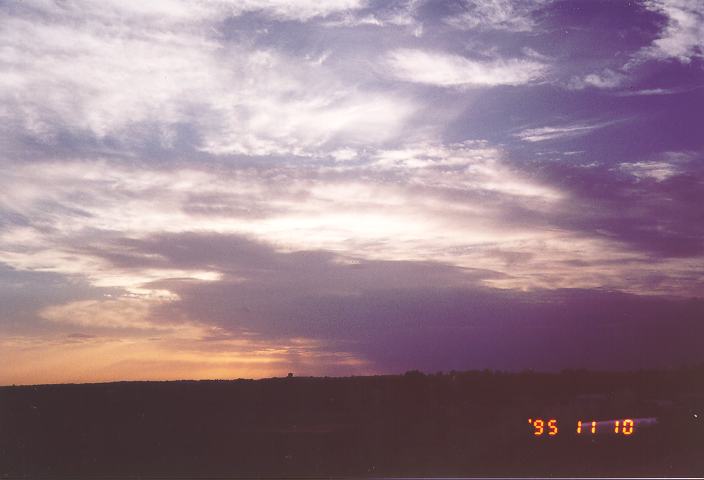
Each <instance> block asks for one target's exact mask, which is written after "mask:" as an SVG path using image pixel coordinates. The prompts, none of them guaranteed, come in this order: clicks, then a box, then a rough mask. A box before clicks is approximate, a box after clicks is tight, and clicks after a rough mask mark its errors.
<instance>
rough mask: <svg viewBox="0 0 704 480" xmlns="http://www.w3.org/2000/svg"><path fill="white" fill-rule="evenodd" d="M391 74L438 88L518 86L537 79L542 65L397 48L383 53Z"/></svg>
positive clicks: (521, 60) (523, 60)
mask: <svg viewBox="0 0 704 480" xmlns="http://www.w3.org/2000/svg"><path fill="white" fill-rule="evenodd" d="M387 64H388V66H389V67H390V69H391V74H392V75H394V76H395V77H397V78H399V79H401V80H406V81H409V82H415V83H425V84H429V85H437V86H441V87H470V86H494V85H522V84H526V83H531V82H534V81H536V80H539V79H540V78H541V77H542V75H543V73H544V72H545V70H546V66H545V65H544V64H543V63H541V62H538V61H535V60H526V59H498V60H490V61H479V60H470V59H468V58H465V57H461V56H459V55H452V54H446V53H440V52H431V51H425V50H413V49H397V50H393V51H391V52H390V53H389V54H388V55H387Z"/></svg>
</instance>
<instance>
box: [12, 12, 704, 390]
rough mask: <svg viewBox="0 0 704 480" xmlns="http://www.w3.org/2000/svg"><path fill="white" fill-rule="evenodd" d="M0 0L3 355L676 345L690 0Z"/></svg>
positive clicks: (26, 371)
mask: <svg viewBox="0 0 704 480" xmlns="http://www.w3.org/2000/svg"><path fill="white" fill-rule="evenodd" d="M585 18H589V19H590V20H589V23H588V25H587V24H585V20H584V19H585ZM0 22H1V23H2V25H3V28H2V29H0V119H1V120H2V122H1V124H0V145H2V147H3V149H2V151H0V173H1V175H0V190H1V191H2V192H3V195H2V196H1V197H0V262H2V264H1V265H0V267H2V268H0V301H2V303H3V306H5V307H6V312H1V313H0V334H3V335H4V336H3V338H4V340H3V343H2V345H0V348H3V356H4V357H7V358H10V359H11V362H7V364H8V365H10V364H14V365H20V367H18V368H16V369H15V370H12V371H11V370H10V369H9V367H7V366H6V367H5V369H4V370H2V369H0V383H9V382H14V383H27V382H33V381H82V380H97V379H119V378H183V377H199V378H200V377H213V376H216V377H231V376H248V375H249V376H262V375H274V374H282V373H286V372H288V371H292V370H293V371H296V372H301V373H314V374H326V373H327V374H339V373H347V374H349V373H365V372H366V373H370V372H388V371H393V370H395V369H413V368H432V369H449V368H455V369H457V368H484V367H490V368H491V367H505V368H526V367H530V366H534V367H539V368H562V367H565V366H587V365H588V364H590V363H589V362H590V361H591V360H590V359H593V358H594V357H589V358H587V357H582V358H578V357H576V356H575V355H577V353H575V352H579V351H581V350H580V348H582V349H584V350H585V351H586V350H590V349H596V350H599V352H600V355H601V356H599V359H600V361H602V363H601V364H599V365H605V366H607V367H612V366H613V365H619V362H621V361H622V362H624V363H623V365H626V364H627V365H632V366H636V367H637V366H640V365H643V364H645V363H647V362H652V363H653V364H665V363H667V362H670V361H674V360H672V359H680V360H682V361H685V360H688V361H689V360H691V358H690V357H691V356H687V355H685V354H684V353H679V352H680V351H681V350H682V349H681V348H679V347H678V342H679V343H681V342H685V341H687V342H690V343H695V342H696V338H697V337H694V336H692V335H688V334H687V332H688V331H699V330H697V328H699V326H698V324H696V322H695V320H694V319H695V318H697V315H698V312H700V309H701V306H700V304H699V303H696V302H694V303H687V302H685V301H680V300H677V299H678V298H683V297H694V298H701V297H702V295H704V283H703V280H702V279H703V278H704V277H703V276H702V275H703V274H704V273H703V271H702V267H701V266H702V265H704V241H703V239H704V211H703V210H702V209H701V205H700V203H701V198H702V197H703V196H704V168H703V167H702V165H704V163H703V162H704V157H702V152H703V151H704V144H703V143H702V142H703V140H702V137H701V132H700V131H699V130H700V128H699V126H700V125H701V124H702V121H703V119H702V113H701V112H700V111H699V110H697V109H694V108H692V106H693V105H698V104H700V103H701V102H702V101H704V98H702V95H703V94H704V93H703V92H704V90H702V89H701V88H700V85H701V79H702V78H703V77H704V72H703V70H702V64H701V31H702V30H701V28H702V23H703V22H702V17H701V8H700V7H699V6H698V4H697V3H696V2H686V1H680V0H677V1H671V2H660V1H657V2H656V1H653V2H646V3H645V4H643V5H641V6H638V5H627V4H618V5H617V4H615V3H614V4H611V3H609V2H605V3H604V4H596V3H594V4H587V3H581V4H579V5H574V6H573V5H571V4H569V3H564V2H547V1H546V2H530V3H528V2H507V1H503V0H501V1H499V0H477V1H466V2H464V1H463V2H454V1H452V2H425V1H405V0H404V1H400V0H399V1H394V2H361V1H354V0H340V1H333V2H315V1H301V2H295V3H294V2H286V1H278V0H268V1H245V2H234V1H225V0H222V1H215V2H185V1H179V0H162V1H158V2H142V3H134V2H117V1H110V2H102V3H100V4H96V3H93V2H83V1H72V2H52V1H24V2H13V3H3V4H1V5H0ZM615 39H618V41H616V40H615ZM575 152H578V153H579V155H574V153H575ZM660 296H668V298H664V297H660ZM35 298H36V300H35ZM585 298H586V299H588V300H585ZM585 305H586V306H585ZM592 305H601V306H603V308H601V307H600V308H601V310H598V311H597V310H593V309H590V308H592V307H591V306H592ZM653 312H655V313H653ZM656 313H657V315H656ZM624 317H627V318H628V320H623V318H624ZM674 317H677V320H676V321H674V323H672V324H670V323H668V324H665V323H662V322H664V321H665V320H667V321H668V322H669V321H670V320H671V319H672V318H674ZM595 318H596V320H595ZM602 320H603V321H602ZM534 325H541V327H540V328H537V327H534ZM613 325H617V326H618V325H620V326H618V327H613ZM612 327H613V328H617V329H618V328H623V329H624V331H625V330H628V331H636V332H637V333H638V334H637V335H636V338H635V339H634V341H633V343H632V348H630V349H626V351H622V350H621V346H620V345H616V343H614V344H611V343H608V342H606V343H603V342H601V343H600V340H599V338H597V337H598V336H594V335H596V334H594V335H592V334H589V333H588V332H592V331H595V332H603V331H611V330H609V329H611V328H612ZM515 332H518V333H515ZM536 332H538V333H536ZM540 332H551V333H550V335H552V337H551V338H549V339H546V337H545V335H542V334H539V333H540ZM580 332H581V333H580ZM663 332H667V334H665V333H663ZM590 335H592V336H590ZM607 337H609V336H608V335H607ZM660 337H663V338H664V339H665V340H664V342H665V345H664V346H663V348H662V349H660V350H657V351H656V350H654V345H653V344H652V342H651V341H650V340H649V339H652V338H660ZM609 338H611V337H609ZM525 339H530V341H531V342H533V343H532V344H534V345H544V342H547V341H548V340H549V341H550V345H553V346H554V345H558V346H560V347H559V348H557V350H555V355H554V357H550V358H547V357H544V356H543V357H539V356H533V355H532V354H531V352H529V351H527V350H525V349H522V348H521V344H522V341H524V340H525ZM541 342H542V343H541ZM667 342H670V343H667ZM566 345H573V346H574V345H577V348H572V347H569V348H568V347H566ZM690 346H692V345H690ZM539 350H540V349H538V350H537V351H539ZM691 351H701V349H699V350H697V349H695V348H693V349H691ZM642 352H647V357H648V358H647V359H646V358H645V357H644V356H643V355H644V354H642ZM658 352H659V353H658ZM40 353H41V355H40ZM692 355H694V354H692ZM39 357H41V358H39ZM678 361H679V360H678ZM52 365H53V366H52ZM590 365H596V363H591V364H590Z"/></svg>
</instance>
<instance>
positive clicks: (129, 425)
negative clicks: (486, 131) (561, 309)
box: [0, 367, 704, 477]
mask: <svg viewBox="0 0 704 480" xmlns="http://www.w3.org/2000/svg"><path fill="white" fill-rule="evenodd" d="M643 417H656V418H657V419H658V423H657V425H655V426H652V427H648V428H642V429H639V428H637V430H636V431H635V433H634V434H633V435H631V436H628V437H625V436H623V435H621V436H619V435H607V434H598V435H591V436H590V435H576V434H575V430H574V425H575V422H576V420H577V419H582V420H585V421H591V420H609V419H617V418H643ZM702 417H704V367H697V368H689V369H681V370H676V371H643V372H631V373H606V372H587V371H564V372H562V373H557V374H542V373H532V372H523V373H501V372H491V371H482V372H479V371H471V372H450V373H445V374H442V373H438V374H423V373H421V372H417V371H413V372H408V373H406V374H405V375H388V376H374V377H347V378H327V377H326V378H312V377H294V378H272V379H263V380H242V379H240V380H212V381H176V382H117V383H103V384H81V385H72V384H69V385H41V386H8V387H1V388H0V432H1V434H0V477H2V476H3V475H5V476H24V475H28V476H33V475H34V476H50V477H59V476H72V477H75V476H93V475H101V474H113V475H137V474H141V475H149V474H167V475H168V474H244V475H247V474H255V473H256V474H265V475H354V476H365V475H366V476H385V475H418V476H458V475H472V476H473V475H514V476H515V475H519V476H520V475H562V476H582V475H584V476H589V475H599V476H603V475H618V476H629V475H647V476H676V475H682V476H701V475H703V474H704V453H703V452H704V420H703V418H702ZM528 418H545V419H548V418H555V419H557V420H558V425H559V427H560V432H559V434H558V435H555V436H554V437H548V436H547V435H543V436H541V437H536V436H535V435H533V432H534V430H533V428H532V427H531V426H530V425H529V424H528V422H527V419H528Z"/></svg>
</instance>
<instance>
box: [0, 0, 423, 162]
mask: <svg viewBox="0 0 704 480" xmlns="http://www.w3.org/2000/svg"><path fill="white" fill-rule="evenodd" d="M270 3H271V4H270ZM270 3H266V2H265V4H263V5H264V6H262V8H272V9H273V10H274V11H275V12H278V11H279V8H280V9H283V10H284V11H289V10H291V11H292V12H293V11H294V10H295V12H299V13H300V12H305V11H306V5H301V6H299V7H300V8H299V7H296V9H292V8H291V6H290V5H289V4H288V3H283V2H282V3H280V5H279V3H277V2H270ZM343 3H344V4H345V5H347V4H348V3H350V2H346V3H345V2H343ZM178 5H181V4H178ZM257 5H259V3H257V2H253V3H252V4H251V5H250V4H247V5H241V6H240V7H239V8H245V7H247V8H250V7H251V8H254V7H256V6H257ZM310 5H311V8H313V7H312V5H313V4H310ZM326 5H327V4H326ZM56 8H58V7H52V10H49V8H48V7H47V10H49V11H42V12H41V13H42V14H54V12H53V9H56ZM115 8H117V7H115ZM182 8H184V9H189V8H196V7H195V6H193V7H187V6H182ZM316 8H318V10H320V9H325V8H331V7H316ZM20 11H23V10H22V7H20ZM108 11H110V10H108ZM315 11H317V10H315ZM92 13H95V15H92ZM119 13H121V16H119V15H117V13H116V14H115V15H116V16H117V17H118V18H119V19H120V22H119V23H120V24H121V25H124V28H112V29H106V28H105V27H104V22H106V21H110V19H105V18H104V16H105V15H106V13H104V12H93V10H92V9H90V8H89V9H87V11H82V10H80V9H67V10H66V11H62V12H61V15H58V14H56V15H55V16H53V17H52V20H51V21H47V22H44V21H41V22H40V21H35V20H34V18H33V15H35V12H34V11H33V10H31V9H29V8H27V9H26V11H24V15H12V16H10V15H8V14H7V13H5V14H3V20H2V21H3V25H4V28H3V30H2V33H0V41H1V42H2V43H3V45H4V48H3V49H2V51H1V52H0V65H2V73H0V84H2V85H5V86H6V88H3V89H2V91H0V95H1V96H2V97H1V98H2V100H3V103H4V107H3V108H2V109H0V115H2V117H3V119H4V122H5V128H15V129H19V130H21V132H15V136H17V135H18V134H21V133H23V132H26V133H29V134H30V135H32V136H34V137H36V138H39V139H41V140H42V141H43V142H46V143H49V144H51V143H53V142H55V141H56V139H57V138H58V137H59V136H61V135H67V134H68V135H71V136H85V135H89V136H92V137H95V138H98V139H106V138H111V139H113V140H115V139H117V140H119V141H121V142H123V143H127V144H130V143H132V144H133V143H138V142H139V141H140V140H141V141H142V142H146V141H151V138H152V137H153V136H154V133H156V135H157V136H158V137H159V141H160V143H161V145H162V146H163V147H166V148H168V147H170V146H172V144H173V141H174V139H175V138H177V137H178V134H179V133H178V132H179V129H180V128H182V127H183V126H184V125H188V128H189V129H191V130H194V133H195V135H196V137H197V138H199V139H200V141H199V144H197V145H196V147H197V148H200V149H202V150H204V151H207V152H212V153H217V154H222V153H240V154H252V155H267V154H283V153H295V154H306V151H307V150H309V149H317V148H320V147H321V146H322V145H323V144H325V143H326V142H328V141H329V140H330V139H332V138H333V137H335V136H337V135H345V136H346V137H348V138H349V141H350V142H355V141H357V142H361V141H362V140H363V141H364V142H366V143H374V142H381V141H385V140H388V139H389V138H392V137H393V136H394V135H396V134H398V132H399V129H400V128H401V127H402V126H403V125H404V122H405V121H406V120H407V119H408V117H409V115H411V114H412V113H413V112H414V110H415V109H416V104H415V102H414V101H413V100H411V99H409V98H403V97H400V96H399V95H396V94H393V93H389V92H384V91H380V90H373V89H361V88H359V87H358V86H357V85H356V84H355V83H353V82H347V81H345V79H344V78H341V77H339V76H338V75H336V74H335V73H334V72H333V71H331V70H330V69H328V68H326V67H325V65H322V64H321V62H319V63H318V64H316V63H310V62H301V61H298V60H297V59H294V58H290V57H288V56H286V55H285V54H283V53H281V52H278V51H274V50H271V49H245V48H243V46H242V45H240V44H238V43H236V42H226V43H223V42H222V38H221V37H220V36H219V35H218V33H217V30H216V29H215V28H214V27H215V26H216V25H217V24H216V23H210V22H211V19H209V18H206V20H208V21H207V22H205V21H204V20H202V18H199V17H198V16H195V17H194V19H193V20H189V19H188V18H187V16H186V14H185V13H184V15H179V16H178V20H179V21H178V22H175V23H166V24H164V23H163V22H162V23H159V22H161V20H159V19H153V18H152V17H151V16H148V15H141V11H139V10H138V11H134V10H133V9H125V10H124V11H122V12H119ZM201 17H202V16H201ZM156 27H158V28H156ZM77 58H78V59H79V61H77V60H76V59H77ZM284 71H285V72H287V73H286V75H281V74H280V72H284ZM124 85H139V88H135V89H130V90H126V89H125V88H123V86H124ZM145 127H146V128H145ZM140 132H141V133H140Z"/></svg>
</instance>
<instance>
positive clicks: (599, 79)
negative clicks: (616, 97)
mask: <svg viewBox="0 0 704 480" xmlns="http://www.w3.org/2000/svg"><path fill="white" fill-rule="evenodd" d="M627 78H628V77H627V76H626V75H624V74H622V73H619V72H615V71H613V70H611V69H608V68H607V69H604V70H603V71H602V72H600V73H590V74H587V75H585V76H583V77H573V78H572V79H571V80H570V81H569V83H568V87H569V88H571V89H573V90H581V89H584V88H589V87H593V88H616V87H619V86H621V85H622V84H623V83H624V82H625V81H626V79H627Z"/></svg>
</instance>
